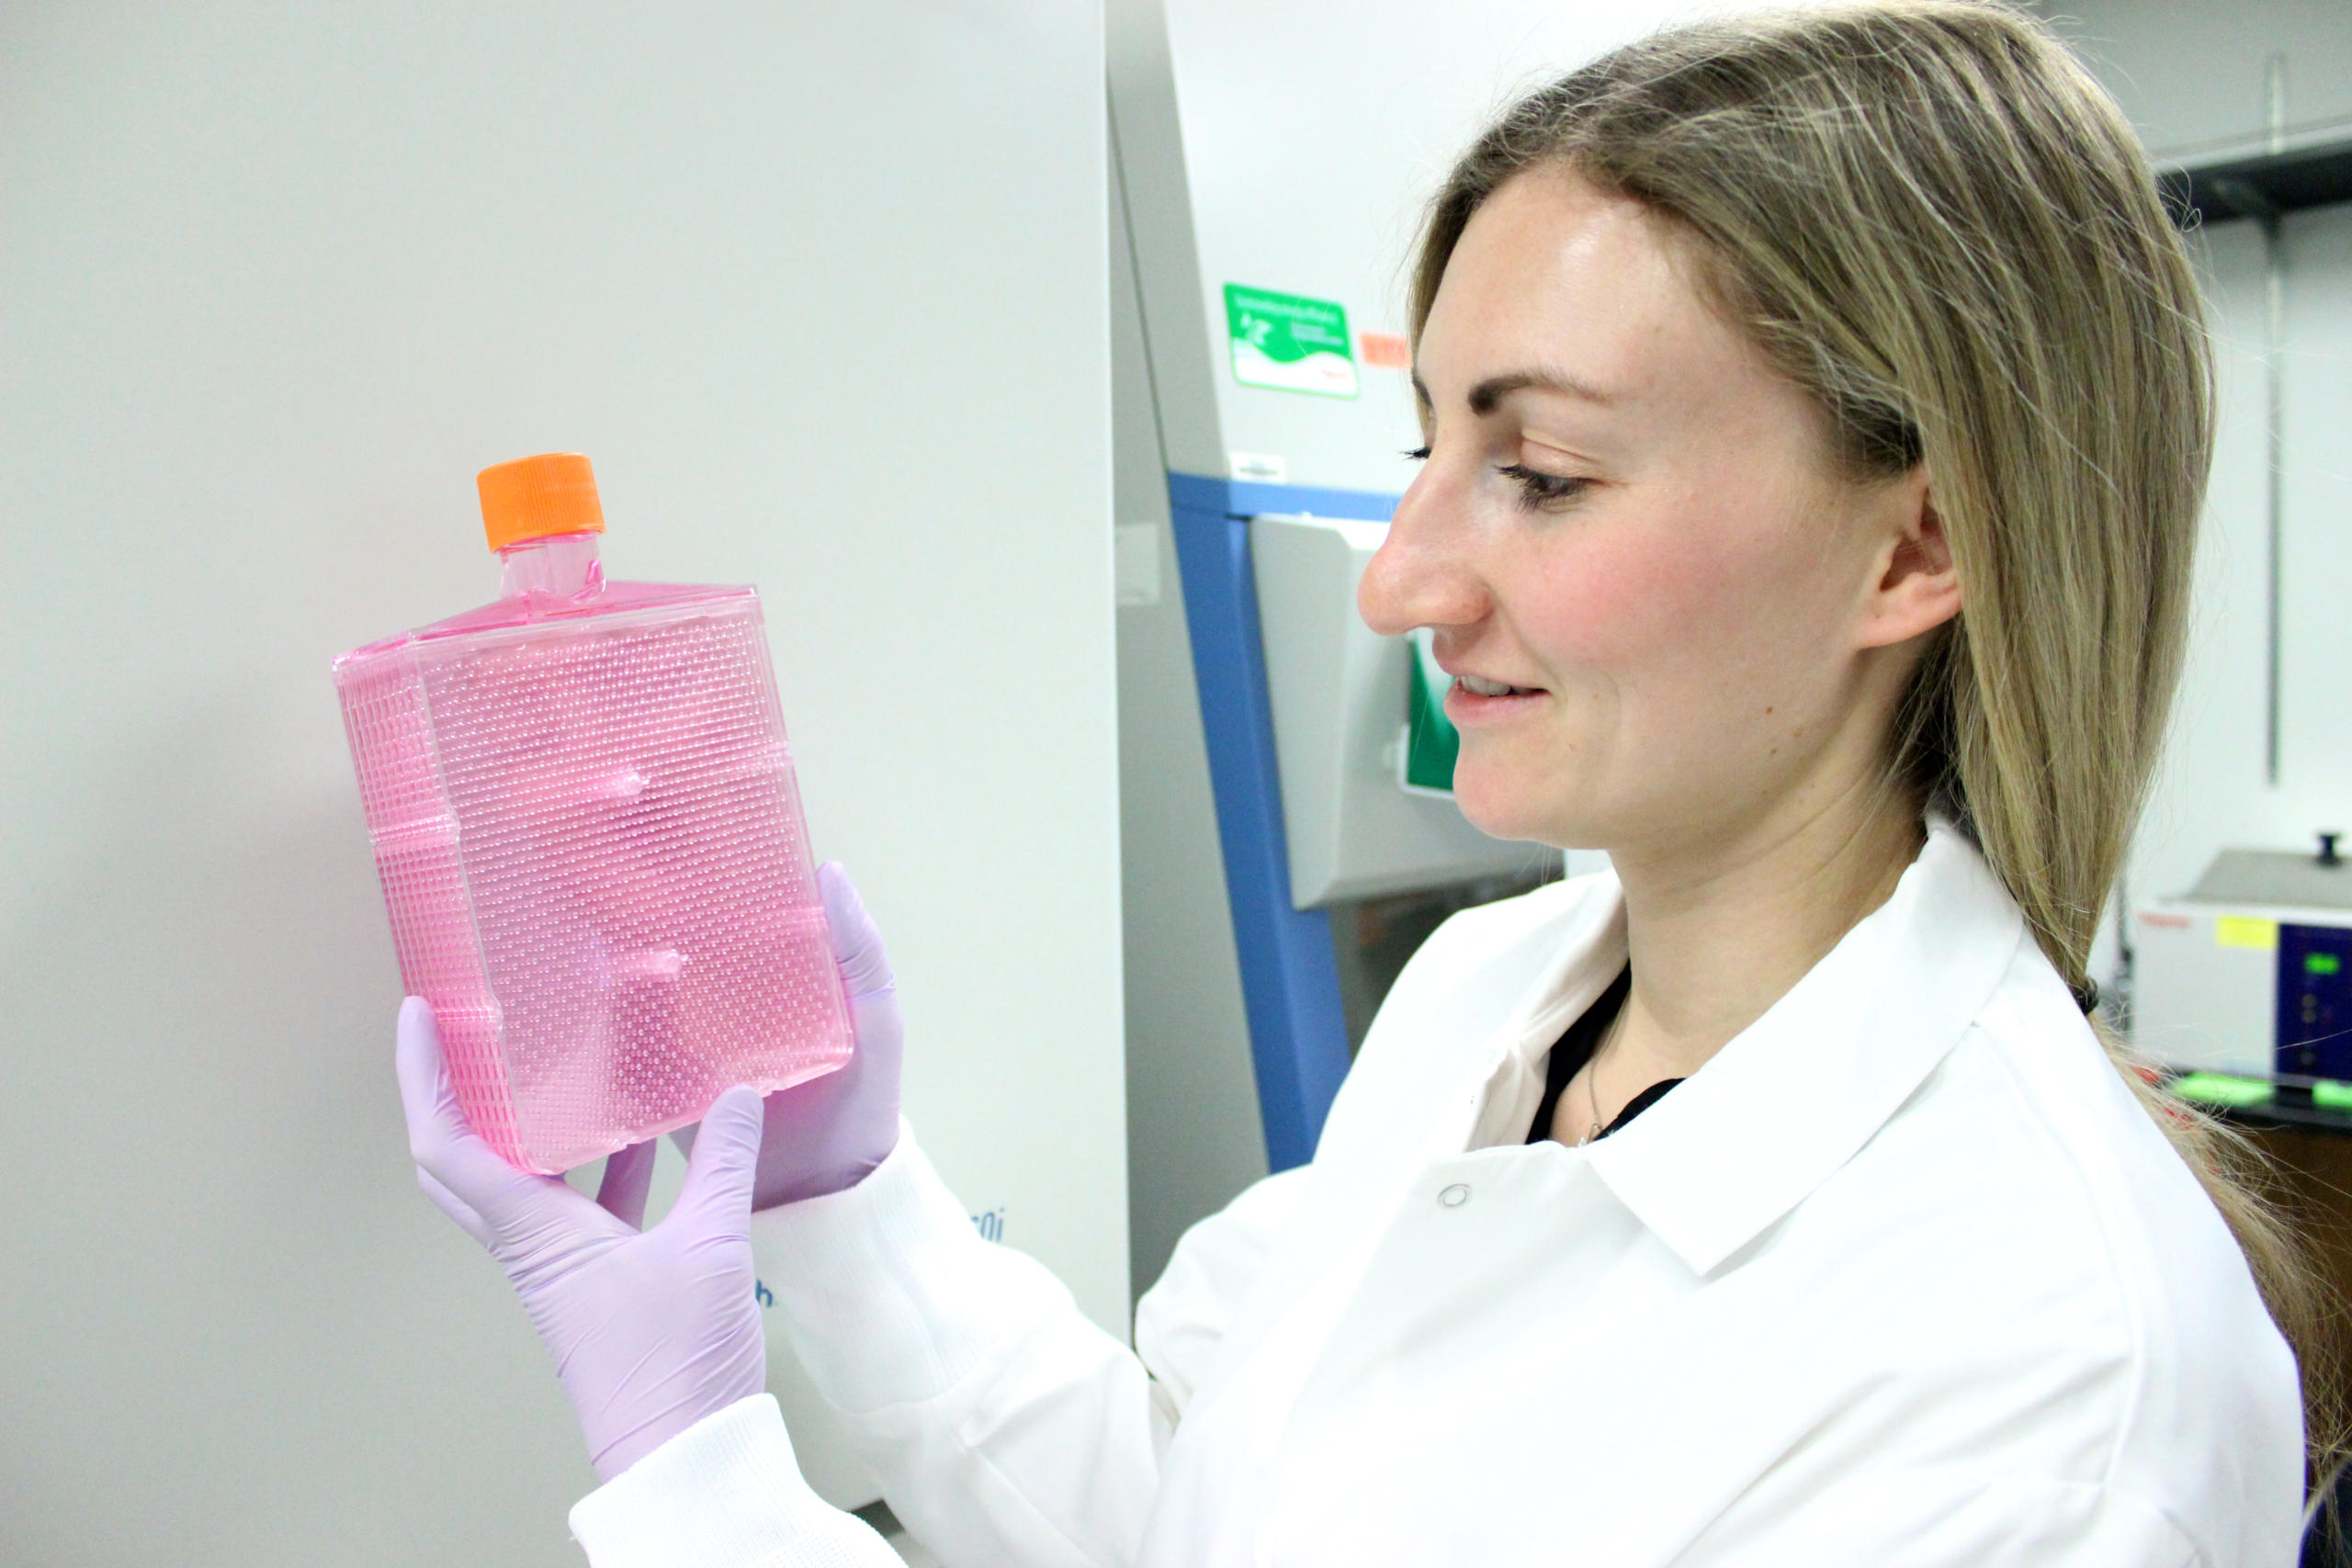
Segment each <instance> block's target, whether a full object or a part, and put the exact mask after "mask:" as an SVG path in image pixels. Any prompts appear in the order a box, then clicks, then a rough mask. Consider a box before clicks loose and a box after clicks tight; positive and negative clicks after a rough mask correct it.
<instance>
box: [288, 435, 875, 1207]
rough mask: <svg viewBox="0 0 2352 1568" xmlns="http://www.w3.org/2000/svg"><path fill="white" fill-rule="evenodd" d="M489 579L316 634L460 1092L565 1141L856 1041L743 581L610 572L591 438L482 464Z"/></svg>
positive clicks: (519, 1156)
mask: <svg viewBox="0 0 2352 1568" xmlns="http://www.w3.org/2000/svg"><path fill="white" fill-rule="evenodd" d="M479 483H480V489H481V507H482V521H483V525H484V526H485V528H486V529H487V531H488V533H489V536H490V545H491V547H492V549H493V550H495V551H496V552H497V553H498V556H499V558H500V560H501V562H502V566H503V578H502V581H501V584H500V595H499V599H498V602H497V603H496V604H490V605H487V606H484V607H483V608H481V609H479V610H474V611H470V612H469V613H468V614H465V615H458V616H454V617H452V618H451V619H448V620H446V621H441V622H438V623H436V624H435V625H433V626H425V627H424V628H422V629H420V630H417V631H413V632H409V633H406V634H403V635H401V636H399V637H389V638H386V639H385V640H383V641H381V642H376V643H370V644H369V645H368V646H367V647H365V648H362V649H355V650H354V651H352V652H350V653H346V654H345V655H344V656H343V657H342V658H340V659H338V660H335V661H334V682H335V686H336V689H337V691H338V692H339V693H340V694H341V696H342V700H343V716H344V726H345V730H346V731H347V733H348V734H349V737H350V740H351V755H352V761H353V763H354V765H355V766H356V769H357V772H358V775H359V795H360V800H361V803H362V806H363V807H364V808H365V810H366V812H367V817H368V836H369V838H370V839H371V840H373V841H374V844H375V852H376V867H377V871H378V873H379V875H380V876H381V878H382V881H383V888H384V903H385V905H386V907H387V908H388V909H389V911H390V915H391V925H392V946H393V948H394V950H395V952H396V953H398V955H399V959H400V967H401V982H402V984H403V985H404V986H405V987H407V989H408V991H409V993H410V994H412V995H414V996H421V997H424V998H425V999H426V1000H427V1001H429V1002H431V1003H432V1004H433V1010H434V1014H435V1018H436V1019H437V1020H438V1021H439V1022H440V1026H441V1038H442V1042H443V1045H444V1048H445V1050H446V1052H447V1056H448V1062H449V1076H450V1079H451V1081H452V1083H453V1084H454V1086H455V1088H456V1090H457V1095H458V1102H459V1103H460V1104H461V1105H462V1106H463V1107H464V1108H465V1112H466V1117H467V1120H468V1121H469V1122H471V1123H472V1124H473V1127H474V1130H475V1131H476V1132H478V1133H480V1134H481V1136H482V1137H483V1138H484V1139H486V1140H487V1141H488V1142H489V1143H490V1145H492V1147H493V1148H495V1149H497V1150H498V1152H499V1153H500V1154H501V1155H503V1156H505V1158H506V1159H508V1160H509V1161H511V1162H512V1163H514V1164H515V1165H516V1166H519V1167H521V1168H524V1169H526V1170H534V1171H540V1172H547V1173H553V1172H557V1171H561V1170H566V1169H569V1168H571V1167H573V1166H577V1165H582V1164H584V1163H586V1162H587V1161H589V1160H592V1159H594V1158H596V1157H598V1156H602V1155H606V1154H610V1153H612V1152H613V1151H614V1150H616V1149H619V1148H622V1147H625V1146H627V1145H630V1144H633V1143H637V1142H639V1141H641V1140H643V1139H646V1138H650V1137H653V1136H656V1135H658V1134H662V1133H666V1132H669V1131H670V1130H672V1129H673V1128H676V1127H682V1126H684V1125H685V1124H686V1123H688V1122H694V1121H696V1120H698V1119H699V1118H700V1117H701V1115H702V1113H703V1112H704V1111H706V1110H707V1109H708V1107H709V1105H710V1103H711V1101H712V1100H716V1099H717V1098H718V1095H719V1094H720V1093H721V1092H722V1091H723V1090H725V1089H728V1088H729V1087H730V1086H732V1085H735V1084H750V1085H752V1087H754V1088H756V1089H763V1090H771V1089H783V1088H785V1087H786V1086H788V1085H791V1084H796V1083H799V1082H802V1081H804V1080H806V1079H809V1078H812V1077H819V1076H820V1075H822V1074H824V1073H828V1072H831V1071H834V1070H835V1069H837V1068H839V1067H841V1066H842V1065H844V1064H845V1063H846V1062H847V1061H848V1060H849V1056H850V1051H851V1043H852V1042H851V1032H850V1022H849V1009H848V1006H847V1002H846V999H845V998H844V997H843V994H842V985H841V979H840V976H839V973H838V971H837V970H836V968H835V965H834V963H833V957H832V951H831V942H830V941H829V940H828V937H827V934H826V929H825V915H824V907H823V905H822V903H821V902H820V899H819V897H818V892H817V880H816V874H815V871H814V868H813V867H812V865H811V863H810V858H809V842H808V833H807V830H806V829H805V827H804V825H803V822H802V818H801V810H800V795H799V789H798V786H797V783H796V781H795V779H794V776H793V770H792V755H791V752H790V750H789V749H788V748H787V746H786V741H785V732H784V715H783V710H782V706H781V705H780V704H779V702H778V701H777V697H776V688H775V671H774V669H773V667H772V666H771V665H770V663H769V661H768V649H767V634H766V630H765V627H764V626H763V622H762V620H761V616H760V602H759V596H758V595H757V594H756V593H755V592H753V591H752V590H751V589H749V588H719V587H691V586H684V585H672V584H664V583H650V582H607V581H605V576H604V569H603V567H602V565H601V563H600V561H599V556H598V547H599V541H600V537H601V536H602V535H603V533H604V527H605V521H604V513H603V509H602V507H601V505H600V504H599V502H598V500H597V496H596V483H595V478H594V474H593V473H592V472H591V471H590V468H589V465H588V459H587V458H585V457H581V456H579V455H577V454H574V453H550V454H547V455H543V456H540V457H525V458H521V459H519V460H517V461H515V462H512V463H502V464H500V465H498V466H497V467H495V468H486V469H484V470H483V471H482V473H481V478H480V481H479Z"/></svg>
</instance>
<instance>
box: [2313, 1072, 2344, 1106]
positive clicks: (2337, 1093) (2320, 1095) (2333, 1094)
mask: <svg viewBox="0 0 2352 1568" xmlns="http://www.w3.org/2000/svg"><path fill="white" fill-rule="evenodd" d="M2312 1104H2313V1105H2317V1106H2321V1107H2324V1109H2326V1110H2329V1111H2352V1084H2347V1083H2337V1082H2335V1080H2334V1079H2333V1078H2322V1079H2320V1080H2319V1081H2318V1082H2317V1083H2314V1084H2312Z"/></svg>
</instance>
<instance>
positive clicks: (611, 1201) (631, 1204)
mask: <svg viewBox="0 0 2352 1568" xmlns="http://www.w3.org/2000/svg"><path fill="white" fill-rule="evenodd" d="M661 1149H662V1144H661V1140H660V1139H658V1138H648V1139H646V1140H645V1142H643V1143H641V1144H631V1145H629V1146H628V1147H627V1148H625V1149H620V1150H616V1151H615V1152H614V1153H613V1154H611V1155H609V1156H606V1157H605V1179H603V1180H602V1181H600V1182H598V1183H597V1184H596V1206H597V1207H598V1208H600V1209H602V1210H604V1211H605V1213H608V1214H610V1215H612V1216H613V1218H615V1219H616V1220H618V1221H620V1223H621V1224H625V1225H627V1226H628V1227H629V1228H630V1229H632V1230H642V1229H644V1228H645V1196H646V1194H647V1193H648V1192H650V1191H651V1190H653V1156H655V1155H656V1154H658V1153H660V1152H661Z"/></svg>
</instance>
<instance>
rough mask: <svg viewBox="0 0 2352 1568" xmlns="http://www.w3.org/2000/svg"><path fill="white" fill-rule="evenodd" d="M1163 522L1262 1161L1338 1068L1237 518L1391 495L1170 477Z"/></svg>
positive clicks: (1321, 918) (1319, 941)
mask: <svg viewBox="0 0 2352 1568" xmlns="http://www.w3.org/2000/svg"><path fill="white" fill-rule="evenodd" d="M1168 495H1169V501H1170V503H1171V506H1170V513H1171V515H1170V522H1171V524H1172V525H1173V527H1174V530H1175V535H1176V561H1177V570H1178V571H1179V573H1180V574H1181V575H1182V579H1183V584H1184V620H1185V624H1186V626H1187V628H1188V629H1189V630H1190V632H1191V634H1192V639H1193V675H1194V677H1195V678H1196V679H1197V680H1198V682H1199V683H1200V693H1201V729H1202V738H1203V739H1204V740H1205V741H1206V742H1207V747H1208V759H1209V784H1210V789H1211V792H1212V793H1213V794H1214V795H1215V796H1216V819H1217V837H1218V840H1219V842H1220V844H1221V845H1222V847H1223V850H1224V853H1225V883H1226V894H1227V900H1228V903H1229V905H1230V908H1231V911H1232V916H1233V941H1234V946H1235V949H1236V954H1235V956H1236V957H1237V958H1238V961H1239V967H1240V970H1241V1000H1242V1007H1243V1010H1244V1011H1245V1012H1246V1013H1247V1015H1248V1017H1249V1021H1250V1060H1251V1063H1252V1066H1254V1067H1255V1069H1256V1077H1257V1080H1258V1105H1259V1109H1260V1111H1261V1115H1262V1117H1263V1120H1264V1122H1265V1130H1266V1163H1267V1166H1268V1168H1270V1169H1272V1170H1286V1169H1288V1168H1291V1167H1292V1166H1295V1165H1304V1164H1306V1162H1307V1161H1308V1160H1310V1159H1312V1158H1314V1157H1315V1143H1316V1139H1317V1137H1318V1136H1319V1135H1320V1134H1322V1131H1323V1118H1324V1115H1325V1114H1326V1113H1327V1112H1328V1111H1329V1110H1330V1109H1331V1100H1332V1097H1333V1096H1335V1095H1337V1094H1338V1093H1339V1090H1340V1079H1342V1078H1344V1077H1347V1073H1348V1028H1347V1020H1346V1017H1345V1015H1344V1014H1343V1012H1342V1011H1341V1010H1340V975H1339V966H1338V962H1337V960H1336V958H1335V956H1334V955H1333V953H1332V950H1331V923H1330V918H1329V916H1328V915H1326V914H1325V913H1324V912H1323V911H1322V910H1320V909H1296V908H1292V907H1291V896H1290V895H1291V890H1290V852H1289V848H1288V840H1287V839H1286V838H1285V836H1284V832H1283V795H1282V781H1281V779H1280V777H1279V776H1278V774H1277V772H1276V767H1275V761H1274V724H1273V709H1272V702H1271V701H1270V699H1269V697H1268V695H1267V692H1266V658H1265V649H1264V645H1263V644H1262V643H1261V640H1260V637H1259V630H1258V589H1257V581H1256V579H1255V577H1254V575H1253V574H1252V572H1251V570H1250V518H1251V517H1253V516H1257V515H1260V514H1261V513H1316V514H1317V515H1320V516H1325V517H1357V518H1367V519H1374V520H1382V521H1385V519H1386V518H1387V517H1388V515H1389V514H1390V513H1391V512H1393V511H1394V510H1395V509H1396V505H1397V498H1396V497H1394V496H1385V495H1372V494H1368V493H1364V492H1362V491H1337V490H1309V489H1306V488H1303V487H1293V486H1288V485H1273V484H1238V483H1233V482H1230V481H1227V480H1225V479H1211V478H1207V477H1205V476H1203V475H1198V474H1170V475H1169V476H1168Z"/></svg>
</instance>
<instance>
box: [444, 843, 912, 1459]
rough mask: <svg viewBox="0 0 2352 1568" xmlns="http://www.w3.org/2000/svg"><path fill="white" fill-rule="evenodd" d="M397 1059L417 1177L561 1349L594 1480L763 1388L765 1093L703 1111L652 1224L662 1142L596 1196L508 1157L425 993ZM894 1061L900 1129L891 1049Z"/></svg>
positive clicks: (620, 1167)
mask: <svg viewBox="0 0 2352 1568" xmlns="http://www.w3.org/2000/svg"><path fill="white" fill-rule="evenodd" d="M843 886H846V884H844V885H843ZM852 897H853V901H854V895H853V896H852ZM885 973H886V975H887V970H886V972H885ZM892 1016H893V1017H894V1018H895V1017H896V1016H897V1015H896V1013H895V1011H894V1012H893V1013H892ZM398 1055H399V1066H400V1080H401V1103H402V1104H403V1106H404V1107H405V1108H406V1110H407V1112H408V1144H409V1153H410V1154H411V1155H412V1156H413V1157H414V1158H415V1160H416V1179H417V1184H418V1185H419V1186H421V1187H423V1188H424V1193H425V1196H426V1197H428V1198H431V1199H432V1200H433V1201H434V1202H435V1203H437V1204H439V1205H440V1207H441V1209H442V1211H443V1212H444V1213H447V1214H448V1216H449V1217H450V1218H451V1219H453V1220H455V1221H457V1222H458V1224H460V1225H462V1226H464V1227H465V1229H466V1231H467V1232H468V1234H469V1235H472V1236H473V1238H474V1239H475V1240H476V1241H479V1242H481V1244H482V1246H483V1247H487V1248H489V1250H490V1254H491V1256H492V1257H493V1258H497V1259H498V1262H499V1266H500V1267H501V1268H503V1269H505V1270H506V1277H507V1279H508V1280H512V1281H513V1282H514V1285H515V1293H516V1294H517V1295H519V1296H521V1297H522V1299H523V1310H524V1311H525V1312H526V1314H529V1316H530V1319H531V1325H532V1326H533V1327H534V1328H537V1330H538V1331H539V1338H540V1339H541V1340H542V1341H544V1342H545V1344H546V1345H547V1348H548V1353H549V1354H551V1355H553V1356H554V1357H555V1364H556V1374H557V1376H558V1377H559V1378H560V1380H561V1381H562V1383H563V1391H564V1393H567V1394H569V1395H570V1396H571V1408H572V1409H573V1411H574V1412H575V1413H577V1414H578V1416H579V1417H580V1427H581V1430H582V1433H583V1434H584V1435H585V1436H586V1438H587V1439H588V1452H589V1455H590V1458H591V1460H592V1461H593V1462H594V1464H595V1467H596V1476H597V1479H598V1480H600V1481H610V1480H611V1479H612V1478H613V1477H615V1476H616V1475H618V1474H619V1473H620V1472H623V1471H625V1470H627V1469H628V1467H629V1466H630V1465H631V1464H633V1463H635V1462H636V1461H638V1460H639V1459H641V1458H643V1457H644V1456H645V1455H646V1454H649V1453H650V1452H652V1451H653V1450H655V1449H657V1448H659V1447H661V1446H662V1444H663V1443H664V1442H667V1441H668V1440H669V1439H670V1438H673V1437H675V1436H677V1435H678V1434H679V1433H680V1432H683V1431H684V1430H685V1429H686V1428H687V1427H691V1426H693V1425H694V1424H695V1422H697V1421H699V1420H701V1419H702V1418H703V1417H704V1416H709V1415H712V1414H715V1413H716V1412H718V1411H720V1410H724V1409H725V1408H727V1407H728V1406H729V1405H730V1404H734V1403H735V1402H736V1401H738V1400H740V1399H745V1398H748V1397H750V1396H751V1395H752V1394H756V1393H760V1392H762V1391H763V1389H764V1388H765V1387H766V1386H767V1343H766V1340H765V1338H764V1337H763V1335H762V1334H761V1331H760V1318H759V1308H758V1307H757V1306H756V1305H755V1304H754V1303H753V1301H752V1243H751V1236H750V1230H749V1227H750V1224H751V1214H752V1203H751V1199H752V1177H753V1173H754V1171H755V1170H756V1169H757V1168H758V1166H759V1159H760V1122H761V1111H760V1100H759V1097H758V1096H757V1095H756V1094H754V1093H753V1092H752V1090H750V1089H729V1090H728V1091H727V1092H726V1093H725V1094H722V1095H720V1096H719V1097H718V1101H717V1102H716V1103H715V1104H713V1105H712V1106H711V1108H710V1111H708V1113H707V1114H706V1115H705V1116H704V1117H703V1119H702V1135H701V1136H700V1137H699V1138H698V1139H696V1140H695V1148H694V1151H693V1153H692V1155H691V1156H690V1157H689V1159H688V1161H687V1166H686V1179H685V1185H684V1188H683V1189H682V1190H680V1192H679V1194H678V1201H677V1203H676V1205H675V1206H674V1207H673V1209H672V1210H671V1211H670V1213H668V1214H667V1215H666V1216H664V1217H663V1219H662V1223H661V1224H658V1225H656V1226H654V1227H653V1228H652V1229H651V1230H650V1231H640V1230H639V1228H638V1226H639V1224H640V1223H641V1222H642V1221H643V1219H644V1217H645V1194H646V1189H647V1186H648V1184H649V1183H650V1180H651V1179H652V1174H653V1154H654V1145H652V1144H651V1143H644V1144H639V1145H636V1146H635V1147H633V1148H629V1149H625V1150H623V1151H622V1152H621V1153H619V1154H616V1155H615V1156H612V1158H611V1159H609V1160H607V1161H606V1162H605V1179H604V1184H603V1186H602V1188H601V1189H600V1190H599V1191H598V1192H597V1195H596V1201H594V1202H590V1201H588V1200H587V1199H586V1198H583V1197H582V1196H581V1195H580V1194H579V1193H577V1192H575V1191H573V1190H571V1188H570V1187H568V1186H566V1185H564V1183H563V1182H562V1181H560V1180H559V1179H556V1178H555V1177H552V1176H533V1175H531V1174H529V1173H528V1172H526V1171H520V1170H517V1169H515V1168H514V1167H513V1166H511V1165H508V1164H507V1163H506V1162H505V1161H504V1160H503V1159H501V1158H500V1157H499V1156H497V1154H496V1153H494V1152H493V1151H492V1149H491V1146H490V1145H488V1144H485V1143H484V1142H482V1141H481V1138H480V1137H478V1136H476V1135H475V1134H474V1132H473V1130H472V1129H471V1128H470V1127H469V1126H468V1125H467V1124H466V1116H465V1112H464V1111H462V1110H461V1109H459V1107H458V1098H457V1095H456V1094H455V1093H454V1092H453V1091H452V1090H451V1089H450V1087H449V1073H448V1069H447V1066H446V1065H445V1064H444V1062H443V1060H442V1055H441V1032H440V1030H439V1028H438V1027H437V1026H436V1025H435V1022H434V1019H433V1010H432V1009H431V1008H430V1007H428V1006H426V1005H425V1003H424V999H423V998H418V997H411V998H408V1000H407V1001H405V1002H403V1003H402V1004H401V1016H400V1028H399V1036H398ZM891 1066H892V1072H891V1075H890V1077H891V1089H892V1094H893V1097H894V1098H893V1105H892V1116H893V1122H892V1127H893V1136H894V1137H895V1134H896V1120H895V1118H896V1113H897V1107H896V1101H895V1095H896V1090H897V1072H896V1068H897V1055H896V1052H895V1050H894V1051H893V1053H892V1058H891ZM839 1076H840V1075H839V1074H835V1075H834V1077H839ZM885 1152H886V1153H887V1152H888V1150H887V1148H886V1150H885Z"/></svg>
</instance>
